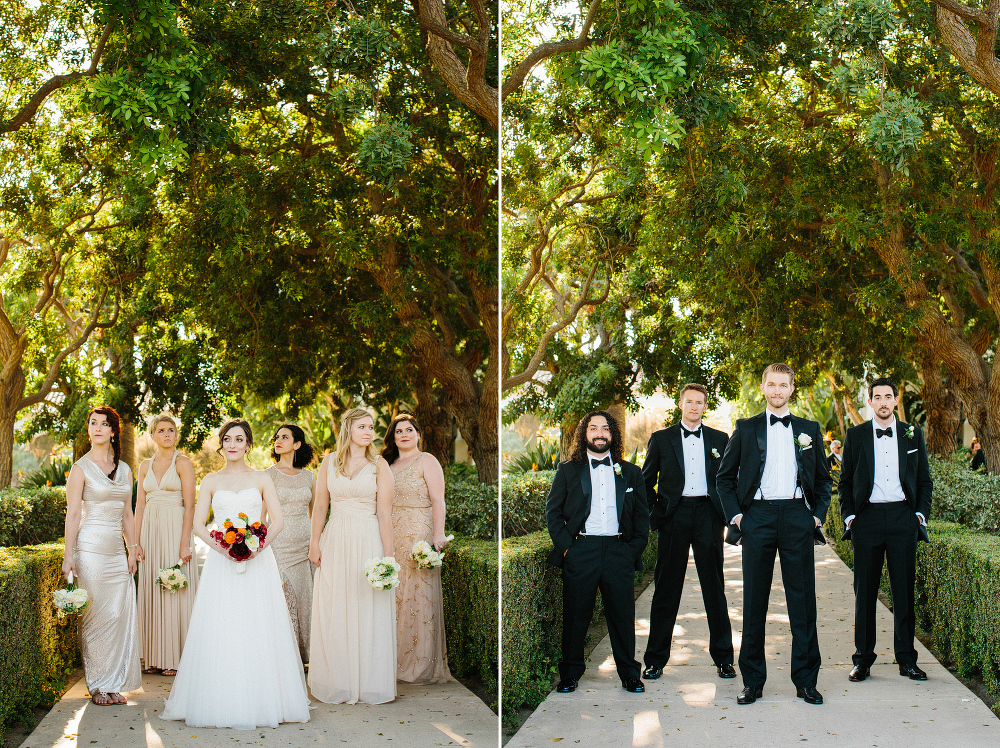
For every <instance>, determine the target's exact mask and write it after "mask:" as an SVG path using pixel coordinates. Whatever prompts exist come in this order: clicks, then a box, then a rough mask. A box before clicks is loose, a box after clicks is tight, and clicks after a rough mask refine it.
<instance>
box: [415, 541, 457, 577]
mask: <svg viewBox="0 0 1000 748" xmlns="http://www.w3.org/2000/svg"><path fill="white" fill-rule="evenodd" d="M454 539H455V536H454V535H449V536H448V537H446V538H445V540H454ZM410 558H412V559H413V560H414V561H416V562H417V568H418V569H433V568H434V567H435V566H440V565H441V563H442V562H443V561H444V551H436V550H434V546H432V545H431V544H430V543H428V542H427V541H426V540H418V541H417V542H416V543H414V544H413V550H412V551H410Z"/></svg>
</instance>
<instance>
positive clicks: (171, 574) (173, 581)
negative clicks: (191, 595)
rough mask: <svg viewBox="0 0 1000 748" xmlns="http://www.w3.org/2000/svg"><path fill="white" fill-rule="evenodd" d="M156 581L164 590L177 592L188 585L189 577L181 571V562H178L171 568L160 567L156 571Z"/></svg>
mask: <svg viewBox="0 0 1000 748" xmlns="http://www.w3.org/2000/svg"><path fill="white" fill-rule="evenodd" d="M156 583H157V584H158V585H160V587H162V588H163V591H164V592H177V590H180V589H184V588H185V587H187V586H188V580H187V577H186V576H184V573H183V572H182V571H181V565H180V563H176V564H174V565H173V566H171V567H170V568H169V569H160V570H159V571H158V572H156Z"/></svg>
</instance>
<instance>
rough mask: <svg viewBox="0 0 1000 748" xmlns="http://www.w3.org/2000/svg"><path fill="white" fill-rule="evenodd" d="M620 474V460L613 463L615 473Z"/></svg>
mask: <svg viewBox="0 0 1000 748" xmlns="http://www.w3.org/2000/svg"><path fill="white" fill-rule="evenodd" d="M621 474H622V464H621V463H620V462H616V463H615V475H621Z"/></svg>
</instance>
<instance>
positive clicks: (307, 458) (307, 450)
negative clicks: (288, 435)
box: [271, 423, 315, 468]
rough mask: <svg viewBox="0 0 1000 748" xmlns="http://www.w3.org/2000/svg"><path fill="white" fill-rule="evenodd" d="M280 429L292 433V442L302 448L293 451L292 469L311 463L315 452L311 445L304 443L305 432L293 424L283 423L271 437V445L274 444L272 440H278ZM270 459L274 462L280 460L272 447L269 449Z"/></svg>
mask: <svg viewBox="0 0 1000 748" xmlns="http://www.w3.org/2000/svg"><path fill="white" fill-rule="evenodd" d="M282 429H288V430H289V431H291V432H292V442H293V443H294V442H299V444H301V445H302V446H301V447H299V448H298V449H296V450H295V456H294V457H292V467H296V468H303V467H305V466H306V465H308V464H309V463H310V462H312V458H313V455H314V454H315V450H314V449H313V448H312V445H311V444H309V442H307V441H306V432H305V431H303V430H302V429H300V428H299V427H298V426H296V425H295V424H294V423H285V424H282V425H281V426H278V428H277V429H276V430H275V432H274V436H272V437H271V444H274V440H275V439H277V438H278V434H279V433H280V432H281V430H282ZM271 459H272V460H274V461H275V462H280V461H281V458H280V457H279V456H278V453H277V452H275V451H274V447H271Z"/></svg>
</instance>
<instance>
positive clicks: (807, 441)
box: [798, 434, 813, 452]
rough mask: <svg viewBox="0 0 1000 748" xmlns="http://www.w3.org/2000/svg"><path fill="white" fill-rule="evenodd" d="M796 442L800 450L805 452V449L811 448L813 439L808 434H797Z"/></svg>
mask: <svg viewBox="0 0 1000 748" xmlns="http://www.w3.org/2000/svg"><path fill="white" fill-rule="evenodd" d="M798 442H799V450H800V451H802V452H805V451H806V450H807V449H812V445H813V440H812V437H811V436H809V434H799V438H798Z"/></svg>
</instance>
